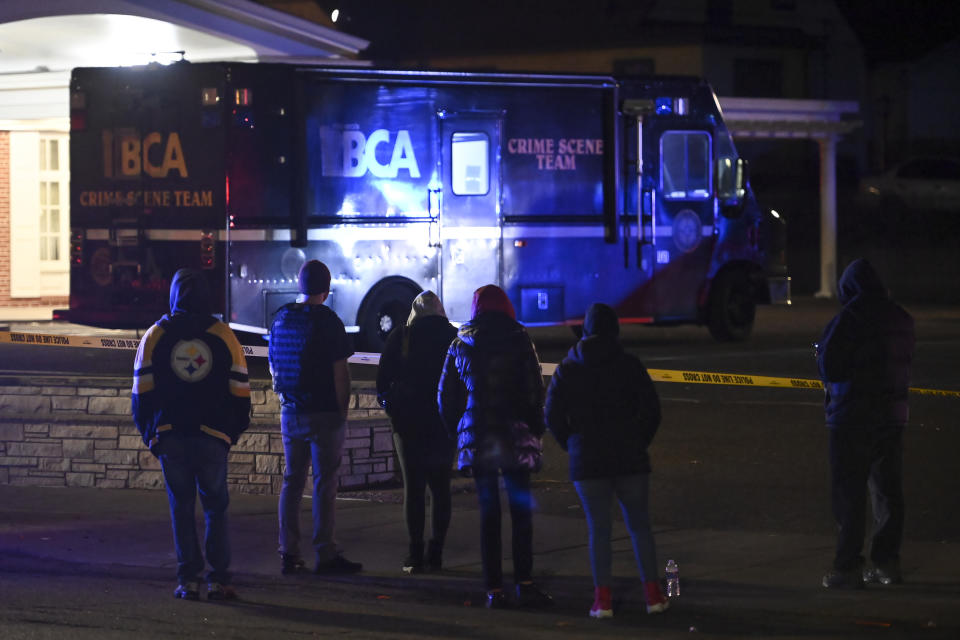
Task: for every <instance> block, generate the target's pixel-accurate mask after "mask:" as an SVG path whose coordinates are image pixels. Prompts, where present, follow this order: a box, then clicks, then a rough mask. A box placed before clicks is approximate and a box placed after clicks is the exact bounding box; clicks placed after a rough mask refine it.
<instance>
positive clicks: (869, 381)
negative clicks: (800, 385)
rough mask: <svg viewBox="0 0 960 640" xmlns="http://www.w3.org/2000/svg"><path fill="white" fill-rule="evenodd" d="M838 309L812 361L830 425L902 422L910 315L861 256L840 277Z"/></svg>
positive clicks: (910, 356)
mask: <svg viewBox="0 0 960 640" xmlns="http://www.w3.org/2000/svg"><path fill="white" fill-rule="evenodd" d="M839 289H840V291H839V298H840V302H841V303H842V304H843V309H842V310H841V311H840V313H838V314H837V315H836V317H834V318H833V320H831V321H830V323H829V324H828V325H827V328H826V329H825V330H824V332H823V337H822V338H821V339H820V343H819V347H818V351H817V364H818V365H819V368H820V378H821V379H822V380H823V386H824V390H825V392H826V397H825V399H824V406H825V410H826V422H827V426H828V427H830V428H864V429H880V428H884V427H891V426H904V425H906V423H907V417H908V404H907V395H908V392H909V387H910V365H911V363H912V361H913V351H914V341H915V338H914V331H913V318H912V317H911V316H910V314H909V313H907V312H906V311H905V310H904V309H903V308H902V307H901V306H900V305H898V304H896V303H895V302H893V301H892V300H890V298H889V297H888V295H887V291H886V288H885V287H884V286H883V283H882V282H881V281H880V276H879V275H878V274H877V272H876V271H875V270H874V268H873V267H872V266H871V265H870V263H869V262H867V261H866V260H855V261H853V262H852V263H850V266H848V267H847V268H846V269H845V270H844V272H843V275H842V276H841V277H840V283H839Z"/></svg>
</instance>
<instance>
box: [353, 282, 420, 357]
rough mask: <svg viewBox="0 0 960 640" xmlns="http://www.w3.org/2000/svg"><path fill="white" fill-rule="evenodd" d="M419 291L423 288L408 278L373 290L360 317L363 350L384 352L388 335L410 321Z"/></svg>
mask: <svg viewBox="0 0 960 640" xmlns="http://www.w3.org/2000/svg"><path fill="white" fill-rule="evenodd" d="M419 293H420V289H419V288H418V287H417V286H416V285H414V284H413V283H412V282H407V281H397V282H391V283H384V284H381V285H378V286H377V287H376V288H375V289H374V290H373V291H372V292H370V294H369V295H368V297H367V299H366V300H364V302H363V306H362V307H361V308H360V314H359V317H358V318H357V324H358V325H359V328H360V336H359V338H360V340H359V345H358V347H359V350H360V351H369V352H372V353H382V352H383V346H384V344H386V341H387V334H389V333H390V331H391V330H392V329H393V328H394V327H396V326H399V325H402V324H403V323H404V322H406V321H407V316H409V315H410V306H411V305H412V304H413V299H414V298H416V297H417V294H419Z"/></svg>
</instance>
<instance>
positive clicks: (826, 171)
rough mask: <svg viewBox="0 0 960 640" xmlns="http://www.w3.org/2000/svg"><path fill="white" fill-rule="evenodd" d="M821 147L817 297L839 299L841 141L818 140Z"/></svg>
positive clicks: (834, 139) (824, 138)
mask: <svg viewBox="0 0 960 640" xmlns="http://www.w3.org/2000/svg"><path fill="white" fill-rule="evenodd" d="M817 144H818V145H819V146H820V290H819V291H817V292H816V293H815V294H814V295H815V296H816V297H817V298H836V297H837V139H836V137H835V136H832V135H826V136H824V137H822V138H817Z"/></svg>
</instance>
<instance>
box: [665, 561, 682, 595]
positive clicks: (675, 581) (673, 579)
mask: <svg viewBox="0 0 960 640" xmlns="http://www.w3.org/2000/svg"><path fill="white" fill-rule="evenodd" d="M664 574H665V576H666V578H667V597H668V598H676V597H677V596H679V595H680V567H678V566H677V563H676V562H674V561H673V560H667V568H666V570H665V571H664Z"/></svg>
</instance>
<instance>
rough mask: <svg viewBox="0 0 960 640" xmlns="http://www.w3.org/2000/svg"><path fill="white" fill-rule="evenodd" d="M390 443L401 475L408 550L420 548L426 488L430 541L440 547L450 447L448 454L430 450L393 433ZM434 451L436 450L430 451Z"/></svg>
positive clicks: (447, 498)
mask: <svg viewBox="0 0 960 640" xmlns="http://www.w3.org/2000/svg"><path fill="white" fill-rule="evenodd" d="M393 443H394V446H395V447H396V451H397V459H398V460H399V461H400V471H401V472H402V473H403V517H404V520H405V521H406V524H407V534H408V536H409V537H410V546H411V549H413V548H414V547H416V546H417V545H420V546H421V547H422V545H423V530H424V521H425V520H426V515H427V514H426V492H427V487H430V504H431V507H432V508H431V517H430V524H431V542H432V544H433V545H434V546H436V547H438V548H442V547H443V543H444V540H446V538H447V529H449V528H450V512H451V501H450V469H451V467H452V465H453V445H452V444H451V445H450V447H449V448H448V449H449V451H442V450H441V449H442V447H436V446H433V447H430V446H427V445H426V444H425V443H422V442H418V441H417V440H416V439H411V438H407V437H401V436H399V435H397V434H396V433H395V434H393ZM434 449H436V451H434Z"/></svg>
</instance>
